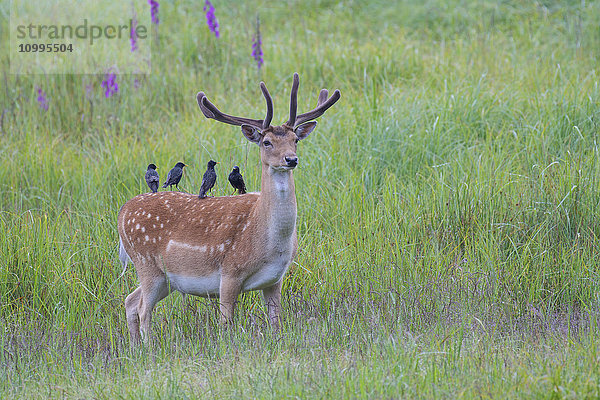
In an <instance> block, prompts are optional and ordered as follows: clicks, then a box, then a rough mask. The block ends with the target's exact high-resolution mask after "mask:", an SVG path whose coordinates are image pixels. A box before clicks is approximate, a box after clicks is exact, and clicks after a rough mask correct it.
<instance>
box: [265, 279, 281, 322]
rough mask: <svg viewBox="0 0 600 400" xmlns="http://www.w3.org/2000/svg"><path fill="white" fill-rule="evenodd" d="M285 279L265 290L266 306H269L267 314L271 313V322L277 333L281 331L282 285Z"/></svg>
mask: <svg viewBox="0 0 600 400" xmlns="http://www.w3.org/2000/svg"><path fill="white" fill-rule="evenodd" d="M282 282H283V279H280V280H279V282H277V283H276V284H274V285H273V286H271V287H268V288H266V289H263V297H264V298H265V304H266V305H267V312H268V313H269V322H270V323H271V326H272V327H273V330H274V331H275V332H277V331H279V325H280V322H281V321H280V317H279V314H280V313H281V283H282Z"/></svg>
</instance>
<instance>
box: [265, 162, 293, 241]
mask: <svg viewBox="0 0 600 400" xmlns="http://www.w3.org/2000/svg"><path fill="white" fill-rule="evenodd" d="M259 202H260V204H259V213H260V214H259V215H263V216H265V218H264V222H265V224H266V225H267V226H266V228H267V230H266V231H267V232H269V233H270V235H269V236H271V237H272V238H277V239H278V240H282V239H286V238H289V237H291V236H292V235H293V234H294V233H295V232H296V191H295V186H294V175H293V172H292V171H291V170H289V171H277V170H274V169H271V168H270V167H269V166H266V165H264V164H263V167H262V178H261V194H260V200H259Z"/></svg>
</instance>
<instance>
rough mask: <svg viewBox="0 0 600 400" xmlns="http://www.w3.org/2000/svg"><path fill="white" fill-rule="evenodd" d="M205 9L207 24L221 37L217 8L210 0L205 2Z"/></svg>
mask: <svg viewBox="0 0 600 400" xmlns="http://www.w3.org/2000/svg"><path fill="white" fill-rule="evenodd" d="M203 10H204V12H205V13H206V24H207V25H208V29H210V31H211V32H212V33H214V34H215V36H216V37H219V21H217V17H215V8H214V7H213V5H212V3H211V2H210V1H209V0H206V1H205V2H204V8H203Z"/></svg>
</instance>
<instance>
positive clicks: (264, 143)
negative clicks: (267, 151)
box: [263, 140, 273, 147]
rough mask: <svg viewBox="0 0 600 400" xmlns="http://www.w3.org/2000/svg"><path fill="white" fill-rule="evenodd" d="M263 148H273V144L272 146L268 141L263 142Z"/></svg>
mask: <svg viewBox="0 0 600 400" xmlns="http://www.w3.org/2000/svg"><path fill="white" fill-rule="evenodd" d="M263 146H265V147H270V146H273V144H272V143H271V142H269V141H268V140H265V141H264V142H263Z"/></svg>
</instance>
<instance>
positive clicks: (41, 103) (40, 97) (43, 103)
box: [36, 86, 49, 111]
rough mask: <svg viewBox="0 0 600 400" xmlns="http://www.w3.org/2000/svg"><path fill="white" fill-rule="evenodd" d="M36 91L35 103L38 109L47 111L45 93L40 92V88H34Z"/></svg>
mask: <svg viewBox="0 0 600 400" xmlns="http://www.w3.org/2000/svg"><path fill="white" fill-rule="evenodd" d="M36 91H37V94H38V96H37V102H38V105H39V106H40V108H41V109H42V110H44V111H48V106H49V104H48V99H47V98H46V93H44V91H43V90H42V88H41V87H39V86H36Z"/></svg>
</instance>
